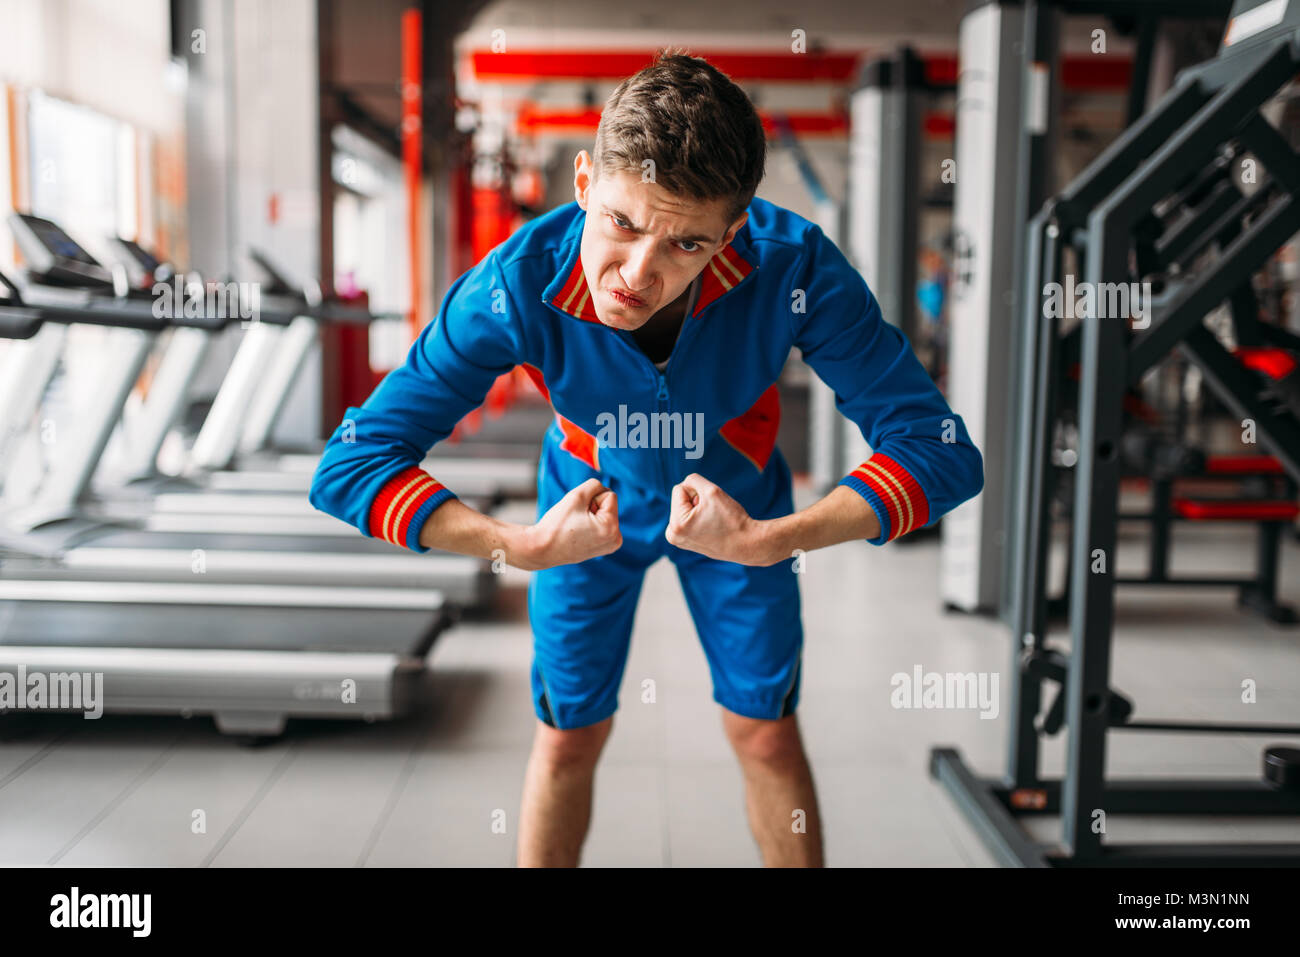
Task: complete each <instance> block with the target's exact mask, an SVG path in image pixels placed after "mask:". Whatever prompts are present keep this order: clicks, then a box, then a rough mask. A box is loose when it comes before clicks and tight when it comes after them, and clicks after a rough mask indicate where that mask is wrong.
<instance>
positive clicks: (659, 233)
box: [573, 150, 749, 330]
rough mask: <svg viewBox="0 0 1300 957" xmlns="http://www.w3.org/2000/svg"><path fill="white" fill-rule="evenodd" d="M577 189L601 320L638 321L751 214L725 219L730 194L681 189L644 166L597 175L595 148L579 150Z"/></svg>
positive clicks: (616, 324)
mask: <svg viewBox="0 0 1300 957" xmlns="http://www.w3.org/2000/svg"><path fill="white" fill-rule="evenodd" d="M573 168H574V176H573V190H574V194H575V196H576V198H577V200H578V205H579V206H581V207H582V208H583V209H584V210H586V211H587V220H586V223H585V224H584V225H583V228H582V252H581V255H582V268H583V273H584V274H585V276H586V279H587V285H588V287H590V289H591V296H592V304H593V305H594V306H595V309H596V315H597V316H598V317H599V319H600V321H601V322H602V323H604V324H605V325H607V326H610V327H611V328H614V329H627V330H632V329H638V328H640V327H641V326H643V325H644V324H645V323H646V322H647V321H648V320H649V319H650V318H651V317H652V316H653V315H654V314H655V313H657V312H658V311H659V310H661V309H663V308H664V307H665V306H667V305H669V304H670V303H671V302H673V301H674V300H675V299H677V298H678V297H679V296H680V295H681V294H682V293H684V292H685V291H686V288H687V287H688V286H689V285H690V284H691V282H692V281H693V280H694V279H695V277H696V276H698V275H699V274H700V272H701V271H702V270H703V269H704V267H705V266H706V265H707V264H708V262H709V260H710V259H712V258H713V256H714V255H715V254H716V253H717V252H718V251H719V250H721V249H723V248H724V247H725V246H726V245H727V244H728V243H729V242H731V240H732V237H734V236H735V235H736V231H737V230H738V229H740V228H741V227H742V226H744V225H745V221H746V220H747V219H748V218H749V214H748V213H743V214H742V215H741V217H740V218H739V219H738V220H736V222H735V223H732V224H728V223H727V222H726V205H727V203H726V201H725V200H722V199H717V200H710V201H709V202H707V203H704V202H700V201H698V200H693V199H690V198H689V197H679V196H677V195H675V194H673V193H670V192H668V191H667V190H665V189H663V188H662V187H660V186H659V185H658V184H656V183H643V182H642V181H641V176H640V174H638V173H633V172H629V171H627V170H618V171H607V172H603V173H602V174H601V177H600V179H599V181H597V182H595V183H593V182H592V181H591V173H592V166H591V156H590V155H588V153H587V151H586V150H582V151H580V152H579V153H578V155H577V157H576V158H575V159H574V163H573Z"/></svg>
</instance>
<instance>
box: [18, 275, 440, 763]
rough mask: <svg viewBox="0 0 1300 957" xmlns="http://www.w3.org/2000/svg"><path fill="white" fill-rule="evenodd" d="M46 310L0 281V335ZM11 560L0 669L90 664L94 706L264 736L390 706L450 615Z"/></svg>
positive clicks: (353, 596)
mask: <svg viewBox="0 0 1300 957" xmlns="http://www.w3.org/2000/svg"><path fill="white" fill-rule="evenodd" d="M46 320H47V316H46V315H45V313H44V310H42V309H40V308H29V307H26V306H24V305H23V303H22V301H21V297H19V296H18V295H17V289H16V287H13V286H11V285H10V284H9V283H8V282H7V281H0V337H4V338H8V339H14V340H28V341H29V342H30V341H31V340H34V339H35V338H36V337H38V336H39V335H40V333H41V331H42V330H43V328H44V327H45V322H46ZM14 561H15V559H13V558H9V557H0V671H7V672H11V673H13V674H15V675H18V676H23V675H32V674H36V673H40V674H44V675H46V676H47V677H48V678H49V680H50V683H51V687H53V686H54V684H55V680H56V679H57V678H59V677H61V676H71V675H80V676H82V679H83V680H86V681H89V680H92V679H93V677H94V676H95V675H102V680H103V686H102V692H103V697H102V700H101V701H100V706H101V707H102V709H103V711H104V712H106V713H136V714H179V715H182V716H184V717H191V716H193V715H212V716H213V718H214V720H215V722H216V726H217V728H218V729H219V730H220V731H221V732H222V733H225V734H233V735H239V736H242V737H244V738H246V739H248V738H260V737H266V736H273V735H278V734H280V733H282V732H283V731H284V729H285V725H286V722H287V720H288V719H289V718H291V717H310V718H336V719H362V720H366V721H375V720H384V719H390V718H395V717H398V716H400V715H401V714H403V713H405V712H406V711H407V710H408V709H409V707H410V705H411V703H412V701H413V699H414V698H415V696H416V695H417V694H418V689H419V682H420V679H421V675H422V673H423V671H424V668H425V664H424V660H425V657H426V656H427V654H428V653H429V650H430V649H431V648H432V646H433V643H434V641H435V640H436V639H437V637H438V635H439V634H441V632H442V631H443V630H444V629H445V628H446V627H447V626H448V625H449V624H450V623H451V621H452V619H453V614H452V611H451V609H450V608H449V607H448V606H447V604H446V602H445V599H444V598H443V596H442V595H441V594H439V593H437V592H434V591H421V590H414V589H374V588H372V589H366V588H357V587H339V588H329V589H321V588H305V587H283V586H273V585H266V584H261V583H259V584H248V585H239V584H225V585H219V584H211V583H205V584H196V583H194V582H187V583H160V582H145V583H132V582H112V583H106V582H102V581H100V582H96V581H76V580H71V579H63V580H57V581H41V580H37V581H30V580H29V581H21V580H13V579H12V578H11V577H10V574H11V570H12V567H13V562H14ZM20 685H21V681H20ZM47 704H49V705H51V707H50V708H49V709H48V710H78V706H80V709H81V710H85V708H86V706H87V702H85V701H84V700H83V701H80V702H77V701H71V700H61V701H48V702H47ZM17 713H23V712H17ZM2 717H3V713H0V718H2Z"/></svg>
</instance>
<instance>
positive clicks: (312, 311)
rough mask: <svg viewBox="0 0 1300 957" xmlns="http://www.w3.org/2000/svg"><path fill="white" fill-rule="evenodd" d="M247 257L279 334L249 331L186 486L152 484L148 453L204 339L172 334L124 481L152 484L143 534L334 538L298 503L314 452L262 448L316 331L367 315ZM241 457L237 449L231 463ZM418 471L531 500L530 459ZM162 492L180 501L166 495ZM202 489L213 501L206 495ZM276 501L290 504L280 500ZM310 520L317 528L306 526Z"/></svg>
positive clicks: (452, 461)
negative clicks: (264, 518)
mask: <svg viewBox="0 0 1300 957" xmlns="http://www.w3.org/2000/svg"><path fill="white" fill-rule="evenodd" d="M111 246H112V248H114V249H115V250H116V251H117V254H118V256H119V258H120V259H121V261H122V262H123V263H124V265H126V267H127V269H128V270H129V271H130V272H132V273H133V274H134V275H136V276H138V277H141V278H142V279H143V278H144V277H147V276H149V275H151V274H153V273H155V272H156V271H157V270H158V269H159V266H160V264H159V261H158V260H157V259H156V258H155V257H154V256H152V255H151V254H150V253H149V252H148V251H147V250H145V249H144V248H143V247H141V246H140V245H139V244H138V243H134V242H132V241H130V240H125V239H121V238H120V237H119V238H115V239H114V240H112V242H111ZM249 257H250V258H251V259H252V260H253V261H254V262H255V263H256V264H257V265H258V267H259V269H261V270H262V272H264V273H265V274H266V275H267V276H268V277H269V282H267V283H265V284H263V287H262V298H263V301H264V302H270V303H271V304H272V305H273V307H274V308H276V309H278V310H280V311H281V312H282V313H288V314H289V315H290V316H291V317H292V319H291V321H288V322H281V323H279V326H281V327H282V328H277V325H276V324H271V325H268V326H267V327H264V328H254V329H250V330H249V332H248V333H247V334H246V335H245V339H244V342H243V343H242V344H241V345H240V348H239V351H238V353H237V354H236V356H235V359H234V361H233V362H232V364H231V368H230V372H229V373H228V375H227V377H226V379H225V381H224V382H223V383H222V387H221V390H220V391H219V392H218V395H217V398H216V401H215V402H214V403H213V406H212V410H211V412H210V413H209V415H208V417H207V419H206V420H205V422H204V423H203V427H202V429H201V431H200V433H199V435H198V437H197V438H196V440H195V442H194V447H193V449H192V451H191V468H190V470H189V472H188V473H187V476H186V480H185V481H183V482H180V483H176V482H172V483H159V481H158V479H159V473H158V471H157V466H156V460H157V457H158V451H159V449H160V448H161V446H162V442H163V440H164V438H165V437H166V435H167V433H168V431H169V430H170V429H171V428H172V426H173V425H174V424H175V422H176V421H177V419H178V418H179V416H180V414H181V411H182V407H183V403H184V398H185V392H186V388H187V386H188V383H189V381H190V380H191V379H192V377H193V376H194V374H195V373H196V372H197V370H198V367H199V364H200V363H201V361H202V358H203V356H204V354H205V353H206V348H207V346H208V345H209V344H210V341H211V337H207V338H199V337H198V336H197V335H196V334H194V333H191V332H187V331H185V330H177V332H176V333H174V334H173V342H172V345H171V346H170V347H169V350H168V355H167V357H166V359H165V365H164V368H163V369H161V370H160V373H159V376H158V381H157V383H156V385H155V388H154V390H152V391H151V395H150V398H149V400H148V401H147V402H146V408H145V410H144V414H143V415H142V417H141V419H142V426H141V429H140V438H139V441H138V443H137V446H136V448H135V449H134V450H133V452H132V453H131V458H130V462H129V464H128V466H127V468H126V470H125V478H126V479H127V480H128V481H131V482H144V481H146V480H152V482H151V483H150V484H152V485H154V486H156V487H158V489H159V492H160V494H159V495H158V496H157V497H156V498H154V499H153V500H151V502H150V506H151V507H150V511H149V514H148V516H147V521H148V525H149V527H150V528H156V529H159V530H172V531H193V530H202V529H206V528H221V529H223V530H227V531H241V532H253V533H257V532H260V531H262V530H263V529H264V528H266V526H265V525H264V524H263V523H261V522H258V521H249V520H248V516H250V515H266V514H272V515H274V522H275V525H274V527H275V528H276V529H277V530H278V529H280V528H281V527H282V525H283V527H284V530H293V531H298V532H302V533H312V532H315V533H319V534H336V533H337V532H338V527H337V525H336V524H335V522H334V520H332V519H330V518H329V517H328V516H325V515H323V514H321V513H320V512H317V511H316V510H315V509H313V508H312V507H311V505H310V503H309V502H308V501H307V492H308V489H309V487H310V483H311V476H312V473H313V471H314V470H315V468H316V464H317V462H318V461H319V453H317V454H315V455H304V454H282V455H276V454H273V453H271V452H269V451H267V449H266V447H267V445H268V444H269V438H270V435H271V433H272V432H273V429H274V425H275V423H276V421H277V420H278V417H279V415H280V413H281V412H282V411H283V409H284V406H285V404H286V402H287V400H288V397H289V394H290V392H291V390H292V387H293V384H294V382H295V380H296V378H297V376H298V374H299V372H300V370H301V369H302V366H303V364H304V363H305V362H306V359H307V356H308V354H309V352H310V350H311V347H312V345H313V344H314V343H315V341H316V338H317V328H318V325H319V323H320V322H321V321H334V322H336V321H347V322H361V323H368V322H370V321H372V320H373V319H374V318H377V317H376V316H375V314H373V313H370V312H368V311H367V310H364V309H359V308H355V307H350V306H347V305H345V304H336V303H323V302H322V301H321V299H320V293H319V289H318V288H315V287H312V288H309V289H306V290H301V291H299V290H295V288H294V287H293V286H292V285H291V284H290V282H289V280H288V279H287V278H286V277H285V276H284V275H283V274H282V273H281V272H280V271H279V270H278V269H277V268H276V267H275V266H274V265H273V264H272V263H271V262H270V260H269V259H268V258H267V257H266V256H265V255H263V254H262V253H260V252H258V251H257V250H250V251H249ZM241 449H242V450H244V451H243V452H242V453H239V454H238V455H237V452H239V450H241ZM424 465H425V468H426V469H428V470H429V471H431V472H434V473H435V474H436V475H437V477H438V479H439V480H440V481H442V482H444V483H446V484H447V485H448V486H449V487H451V488H454V489H456V491H457V493H458V494H459V495H460V496H461V497H462V498H464V499H466V500H467V501H469V500H473V499H481V500H486V501H487V502H488V505H487V506H486V507H488V508H490V507H492V505H495V504H498V503H500V502H501V501H504V500H505V499H518V498H525V499H526V498H532V497H534V496H535V495H536V461H535V457H533V458H524V459H521V458H514V459H505V460H493V461H483V460H467V459H465V458H462V457H454V454H448V453H447V452H445V451H442V450H439V449H435V450H434V452H433V453H432V454H431V456H430V457H429V459H428V460H426V462H425V463H424ZM249 466H252V467H251V468H250V467H249ZM169 487H171V488H172V489H173V490H178V491H181V492H183V493H184V494H180V495H173V494H171V493H170V492H169V491H168V488H169ZM205 490H212V491H214V492H216V493H217V494H214V495H209V494H207V493H206V491H205ZM223 493H227V494H223ZM228 493H239V494H238V495H237V496H236V495H232V494H228ZM276 493H290V494H292V495H293V496H294V497H293V498H292V499H286V498H284V497H282V496H281V495H279V494H276ZM186 516H193V517H191V518H188V519H187V518H186ZM316 522H319V523H323V524H322V525H314V524H313V523H316Z"/></svg>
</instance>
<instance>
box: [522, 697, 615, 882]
mask: <svg viewBox="0 0 1300 957" xmlns="http://www.w3.org/2000/svg"><path fill="white" fill-rule="evenodd" d="M613 724H614V717H613V715H611V716H610V717H608V718H606V719H605V720H604V721H601V722H598V723H597V724H592V725H588V726H587V727H585V728H573V729H570V730H566V731H558V730H556V729H555V728H552V727H551V726H550V725H548V724H546V723H544V722H542V721H538V722H537V734H536V735H535V736H534V737H533V751H532V754H531V755H530V756H529V758H528V769H527V771H526V772H525V774H524V793H523V800H522V802H521V803H522V806H521V808H520V812H519V866H520V867H577V866H578V858H579V857H580V856H581V854H582V842H583V840H585V839H586V837H587V826H588V824H590V822H591V789H592V782H593V781H594V780H595V776H596V761H597V759H598V758H599V757H600V752H601V749H602V748H603V747H604V745H605V741H606V739H607V738H608V737H609V732H610V729H611V728H612V727H613Z"/></svg>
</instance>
